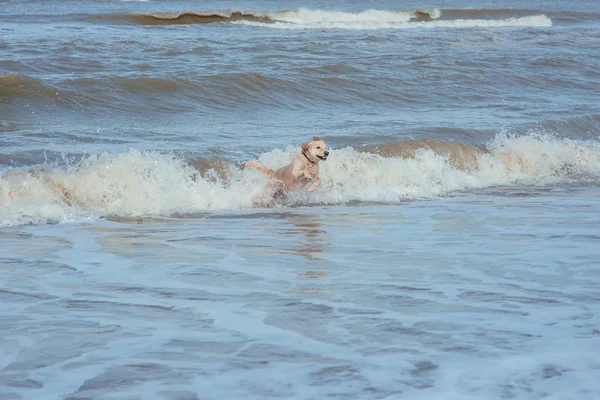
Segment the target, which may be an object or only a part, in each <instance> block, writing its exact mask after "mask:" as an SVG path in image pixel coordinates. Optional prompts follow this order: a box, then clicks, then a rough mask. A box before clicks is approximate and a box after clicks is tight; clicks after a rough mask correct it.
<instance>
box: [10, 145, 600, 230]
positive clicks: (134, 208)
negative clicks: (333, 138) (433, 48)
mask: <svg viewBox="0 0 600 400" xmlns="http://www.w3.org/2000/svg"><path fill="white" fill-rule="evenodd" d="M297 152H298V148H297V147H292V146H290V147H288V148H286V149H274V150H271V151H268V152H266V153H264V154H261V155H260V156H259V157H258V160H259V161H260V162H261V163H263V164H264V165H266V166H269V167H271V168H278V167H280V166H282V165H285V164H287V163H289V161H290V160H291V158H293V157H294V156H295V155H296V154H297ZM321 165H322V166H321V179H322V182H321V186H320V188H319V189H318V190H317V191H315V192H313V193H311V194H308V193H306V192H300V193H293V194H291V195H290V197H289V199H288V200H287V201H286V202H285V203H284V204H278V205H277V206H280V207H287V206H294V205H308V206H309V205H317V204H333V205H335V204H348V203H354V202H378V203H385V204H389V203H399V202H403V201H410V200H418V199H424V198H431V197H435V196H444V195H449V194H452V193H455V192H462V191H476V190H478V189H482V188H489V187H493V186H521V185H523V186H539V185H565V184H573V183H577V184H582V183H585V184H592V185H595V184H597V183H598V180H599V178H600V142H598V141H586V140H571V139H559V138H555V137H551V136H545V135H539V134H529V135H525V136H519V137H512V136H508V135H498V136H496V138H495V139H494V140H493V141H492V142H490V143H489V144H487V145H486V146H481V145H470V144H466V143H458V142H442V141H436V140H421V141H419V140H410V141H397V142H391V143H386V144H382V145H379V146H373V147H361V148H353V147H345V148H339V149H333V150H332V151H331V155H330V157H329V159H328V160H327V161H326V162H323V163H322V164H321ZM266 182H267V177H266V176H264V175H262V174H260V173H259V172H257V171H255V170H254V169H250V168H247V169H244V168H241V167H240V166H239V165H238V164H236V163H234V162H232V161H229V160H227V159H221V158H214V159H205V158H197V159H195V160H188V161H184V160H181V159H180V158H178V157H175V156H173V155H165V154H161V153H158V152H140V151H137V150H130V151H128V152H125V153H120V154H100V155H93V156H89V157H87V158H85V159H84V160H82V161H81V162H79V163H77V165H72V166H67V167H59V166H49V165H39V166H34V167H28V168H16V169H8V170H5V171H4V172H3V173H2V174H1V175H0V226H9V225H22V224H39V223H48V222H53V223H56V222H59V223H68V222H75V223H78V222H84V221H88V220H94V219H97V218H103V217H143V216H178V215H194V214H198V213H207V212H208V213H210V212H216V211H219V210H240V209H252V208H256V207H259V208H262V207H264V206H272V205H270V204H265V203H263V202H262V200H261V199H262V198H263V193H264V187H265V184H266Z"/></svg>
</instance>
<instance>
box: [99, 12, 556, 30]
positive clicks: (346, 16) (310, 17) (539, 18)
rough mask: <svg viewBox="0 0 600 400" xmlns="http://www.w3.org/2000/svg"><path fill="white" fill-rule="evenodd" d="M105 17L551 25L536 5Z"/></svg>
mask: <svg viewBox="0 0 600 400" xmlns="http://www.w3.org/2000/svg"><path fill="white" fill-rule="evenodd" d="M95 18H101V19H113V20H122V21H127V22H130V23H134V24H142V25H173V24H207V23H215V22H221V23H237V24H245V25H251V26H262V27H269V28H276V29H408V28H482V27H511V26H513V27H519V26H526V27H548V26H551V25H552V21H551V20H550V19H549V18H548V17H547V16H545V15H543V14H542V13H541V12H540V11H537V10H519V9H498V10H495V9H437V8H434V9H429V10H427V9H423V10H421V9H414V10H374V9H371V10H365V11H359V12H350V11H326V10H311V9H299V10H286V11H277V12H267V11H265V12H258V11H238V10H225V11H206V12H192V11H186V12H165V13H148V14H112V15H105V16H101V17H95Z"/></svg>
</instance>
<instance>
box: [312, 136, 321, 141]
mask: <svg viewBox="0 0 600 400" xmlns="http://www.w3.org/2000/svg"><path fill="white" fill-rule="evenodd" d="M319 140H321V138H320V137H318V136H313V142H317V141H319Z"/></svg>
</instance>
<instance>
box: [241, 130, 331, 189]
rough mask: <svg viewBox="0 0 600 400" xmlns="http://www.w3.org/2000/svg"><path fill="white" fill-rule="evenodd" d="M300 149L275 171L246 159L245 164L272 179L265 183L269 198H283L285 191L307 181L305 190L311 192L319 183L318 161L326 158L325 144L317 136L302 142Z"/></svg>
mask: <svg viewBox="0 0 600 400" xmlns="http://www.w3.org/2000/svg"><path fill="white" fill-rule="evenodd" d="M301 149H302V151H301V152H300V154H298V155H297V156H296V157H294V158H293V159H292V161H291V162H290V163H289V164H288V165H286V166H285V167H281V168H279V169H278V170H277V171H274V170H272V169H271V168H268V167H265V166H264V165H262V164H259V163H257V162H256V161H247V162H246V164H245V165H246V166H247V167H252V168H255V169H257V170H259V171H260V172H262V173H263V174H265V175H268V176H270V177H271V178H272V179H271V181H269V183H268V184H267V194H268V196H269V197H270V198H284V197H285V194H286V192H287V191H293V192H297V191H300V190H302V189H303V188H304V187H305V186H306V185H307V184H308V183H310V186H309V187H308V189H306V191H307V192H309V193H310V192H312V191H313V190H315V189H316V188H317V187H318V186H319V184H320V183H321V179H320V178H319V161H325V160H327V156H329V151H328V150H327V145H326V144H325V142H324V141H323V140H321V139H320V138H319V137H317V136H315V137H313V141H312V142H306V143H303V144H302V146H301Z"/></svg>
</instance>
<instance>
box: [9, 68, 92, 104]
mask: <svg viewBox="0 0 600 400" xmlns="http://www.w3.org/2000/svg"><path fill="white" fill-rule="evenodd" d="M16 99H24V100H43V101H45V102H46V103H48V102H50V103H54V104H59V105H75V104H79V103H80V102H81V101H83V100H84V99H83V98H82V97H81V96H79V95H78V94H77V93H75V92H73V91H69V90H60V89H58V88H56V87H54V86H52V85H49V84H47V83H46V82H44V81H42V80H41V79H37V78H33V77H31V76H27V75H20V74H4V75H0V103H5V104H7V103H10V102H12V101H14V100H16Z"/></svg>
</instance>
